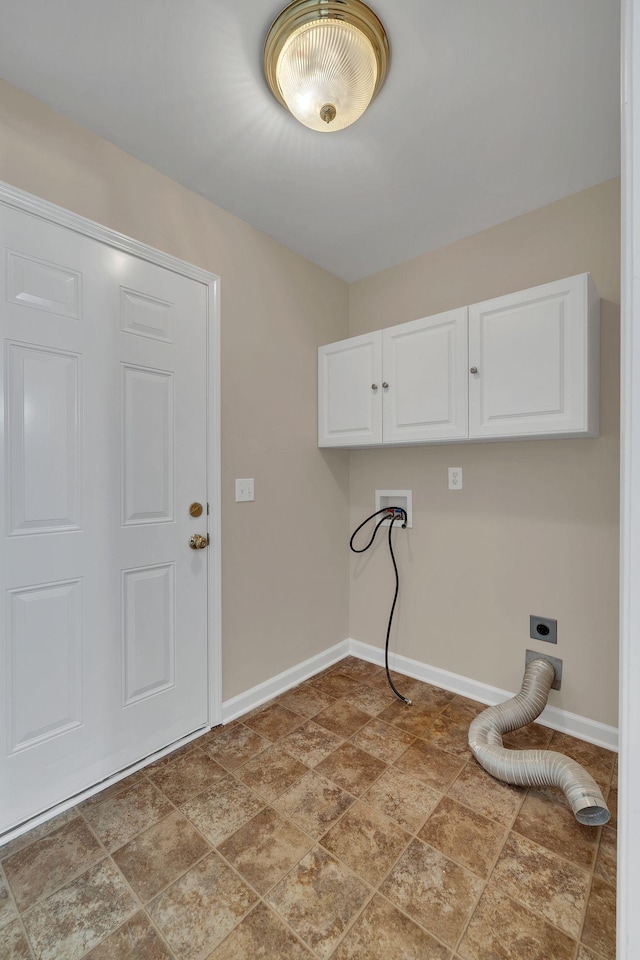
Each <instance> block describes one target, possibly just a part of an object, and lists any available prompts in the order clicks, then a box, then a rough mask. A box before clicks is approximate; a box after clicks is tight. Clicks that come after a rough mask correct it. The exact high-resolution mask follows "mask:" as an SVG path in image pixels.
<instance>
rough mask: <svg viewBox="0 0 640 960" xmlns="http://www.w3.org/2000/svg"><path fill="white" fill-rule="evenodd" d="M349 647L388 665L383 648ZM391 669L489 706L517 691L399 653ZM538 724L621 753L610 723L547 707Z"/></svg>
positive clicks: (353, 644)
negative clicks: (464, 675)
mask: <svg viewBox="0 0 640 960" xmlns="http://www.w3.org/2000/svg"><path fill="white" fill-rule="evenodd" d="M348 646H349V653H350V654H351V655H352V656H354V657H359V658H360V659H361V660H368V661H369V662H370V663H376V664H378V665H380V666H382V665H384V650H381V649H380V648H379V647H372V646H371V645H370V644H368V643H361V641H359V640H352V639H350V640H349V641H348ZM389 666H390V667H391V669H392V670H397V671H398V673H403V674H404V675H405V676H407V677H413V678H414V679H416V680H423V681H424V682H425V683H432V684H433V685H434V686H436V687H442V689H443V690H450V691H451V692H452V693H459V694H461V695H462V696H464V697H469V698H470V699H471V700H479V701H480V703H486V704H488V705H490V706H493V705H494V704H496V703H501V702H502V701H503V700H508V699H509V698H510V697H513V696H514V693H515V691H514V692H510V691H509V690H501V689H500V688H499V687H492V686H490V685H489V684H488V683H481V682H480V681H479V680H472V679H471V678H470V677H463V676H462V675H461V674H459V673H451V672H450V671H449V670H442V669H441V668H440V667H431V666H429V664H428V663H422V662H421V661H420V660H412V659H411V658H410V657H403V656H401V655H400V654H397V653H390V654H389ZM537 722H538V723H542V724H543V725H544V726H545V727H551V728H552V729H553V730H559V731H560V732H561V733H568V734H570V735H571V736H572V737H578V738H579V739H580V740H586V741H587V742H588V743H594V744H596V745H597V746H599V747H606V749H607V750H617V749H618V729H617V727H610V726H607V724H606V723H600V722H599V721H598V720H590V719H589V718H588V717H581V716H579V715H578V714H576V713H569V711H568V710H561V709H560V708H559V707H550V706H546V707H545V708H544V710H543V711H542V713H541V714H540V716H539V717H538V721H537Z"/></svg>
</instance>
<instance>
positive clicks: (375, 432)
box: [318, 331, 382, 447]
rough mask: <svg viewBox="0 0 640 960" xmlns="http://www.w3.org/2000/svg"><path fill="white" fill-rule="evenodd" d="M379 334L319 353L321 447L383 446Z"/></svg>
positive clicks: (326, 348) (330, 347)
mask: <svg viewBox="0 0 640 960" xmlns="http://www.w3.org/2000/svg"><path fill="white" fill-rule="evenodd" d="M381 341H382V335H381V333H380V331H376V332H375V333H368V334H364V335H363V336H360V337H352V338H351V339H350V340H342V341H340V342H339V343H330V344H328V345H327V346H325V347H320V349H319V350H318V446H320V447H340V446H343V447H354V446H361V445H362V446H367V445H369V446H371V445H373V444H379V443H381V442H382V383H381V380H382V376H381V374H382V362H381Z"/></svg>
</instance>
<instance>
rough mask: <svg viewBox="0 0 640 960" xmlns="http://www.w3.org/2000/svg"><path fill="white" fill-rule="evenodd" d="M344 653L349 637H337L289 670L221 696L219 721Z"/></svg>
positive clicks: (249, 707)
mask: <svg viewBox="0 0 640 960" xmlns="http://www.w3.org/2000/svg"><path fill="white" fill-rule="evenodd" d="M348 653H349V641H348V640H341V641H340V643H336V645H335V646H333V647H329V649H328V650H323V652H322V653H317V654H316V655H315V657H309V659H308V660H303V661H302V663H299V664H298V665H297V666H295V667H290V668H289V670H285V671H284V672H283V673H279V674H277V676H275V677H271V679H270V680H265V681H264V682H263V683H259V684H258V685H257V686H255V687H251V689H250V690H245V692H244V693H239V694H238V695H237V697H231V699H230V700H225V701H224V703H223V704H222V722H223V723H229V721H230V720H235V719H236V717H241V716H242V715H243V714H244V713H248V712H249V711H250V710H255V708H256V707H259V706H260V705H261V704H262V703H266V702H267V700H272V699H273V697H277V696H279V695H280V694H281V693H284V692H285V690H290V689H291V687H296V686H297V685H298V684H299V683H302V681H303V680H308V679H309V677H313V676H314V675H315V674H316V673H320V671H321V670H326V668H327V667H330V666H331V665H332V664H334V663H337V662H338V660H343V659H344V657H346V656H347V655H348Z"/></svg>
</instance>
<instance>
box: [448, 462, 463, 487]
mask: <svg viewBox="0 0 640 960" xmlns="http://www.w3.org/2000/svg"><path fill="white" fill-rule="evenodd" d="M449 490H462V467H449Z"/></svg>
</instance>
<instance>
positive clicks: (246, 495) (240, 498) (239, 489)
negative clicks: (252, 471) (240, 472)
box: [236, 479, 254, 503]
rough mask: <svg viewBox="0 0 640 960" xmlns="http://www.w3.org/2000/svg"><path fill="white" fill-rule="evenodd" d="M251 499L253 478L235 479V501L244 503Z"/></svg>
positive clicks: (252, 497)
mask: <svg viewBox="0 0 640 960" xmlns="http://www.w3.org/2000/svg"><path fill="white" fill-rule="evenodd" d="M253 499H254V495H253V479H249V480H236V503H244V502H245V501H247V500H253Z"/></svg>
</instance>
